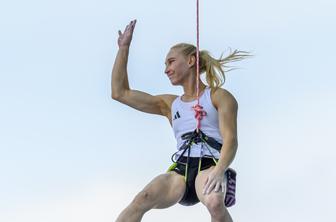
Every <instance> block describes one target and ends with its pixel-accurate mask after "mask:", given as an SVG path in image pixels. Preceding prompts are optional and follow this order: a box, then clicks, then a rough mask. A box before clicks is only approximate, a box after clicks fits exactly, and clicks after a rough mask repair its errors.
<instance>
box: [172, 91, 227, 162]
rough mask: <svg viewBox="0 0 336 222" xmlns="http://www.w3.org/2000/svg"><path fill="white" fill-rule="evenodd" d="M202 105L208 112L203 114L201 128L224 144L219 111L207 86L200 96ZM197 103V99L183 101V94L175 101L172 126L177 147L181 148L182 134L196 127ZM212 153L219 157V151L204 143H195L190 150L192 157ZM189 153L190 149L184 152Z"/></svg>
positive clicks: (179, 153)
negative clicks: (220, 129) (194, 107)
mask: <svg viewBox="0 0 336 222" xmlns="http://www.w3.org/2000/svg"><path fill="white" fill-rule="evenodd" d="M199 103H200V105H201V106H203V110H204V111H205V112H206V116H203V119H202V120H201V130H202V131H203V132H204V133H205V134H206V135H207V136H210V137H212V138H214V139H215V140H217V141H218V142H219V143H221V144H223V139H222V136H221V134H220V131H219V123H218V112H217V110H216V108H215V107H214V105H213V104H212V101H211V89H210V88H209V87H206V88H205V90H204V92H203V94H202V95H201V97H200V101H199ZM196 104H197V100H193V101H191V102H183V101H182V99H181V96H179V97H177V98H176V99H175V100H174V101H173V103H172V108H171V114H172V126H173V130H174V134H175V138H176V141H177V149H179V148H180V147H181V146H182V145H183V143H184V140H182V138H181V136H182V135H183V134H185V133H187V132H192V131H194V130H195V129H196V124H197V123H196V118H195V111H194V110H193V106H194V105H196ZM206 146H208V147H209V149H210V151H211V153H212V154H213V155H214V156H215V157H216V158H217V159H219V157H220V154H219V152H218V151H217V150H216V149H214V148H211V147H210V146H209V145H205V144H203V143H198V144H193V145H192V146H191V150H190V157H201V156H204V155H209V156H212V155H211V153H210V151H209V150H208V148H207V147H206ZM181 153H182V150H181V151H179V152H178V153H177V157H179V156H180V155H181ZM187 155H188V151H187V152H185V153H184V156H187Z"/></svg>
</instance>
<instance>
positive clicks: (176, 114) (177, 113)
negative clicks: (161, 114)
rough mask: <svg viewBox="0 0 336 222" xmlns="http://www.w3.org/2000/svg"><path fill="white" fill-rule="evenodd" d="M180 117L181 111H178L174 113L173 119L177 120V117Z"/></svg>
mask: <svg viewBox="0 0 336 222" xmlns="http://www.w3.org/2000/svg"><path fill="white" fill-rule="evenodd" d="M178 118H181V116H180V113H179V112H178V111H177V112H176V113H175V115H174V119H173V120H176V119H178Z"/></svg>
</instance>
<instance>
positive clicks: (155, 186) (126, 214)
mask: <svg viewBox="0 0 336 222" xmlns="http://www.w3.org/2000/svg"><path fill="white" fill-rule="evenodd" d="M185 189H186V185H185V181H184V177H183V176H181V175H179V174H177V173H175V172H169V173H165V174H161V175H159V176H157V177H155V178H154V179H153V180H152V181H151V182H150V183H149V184H148V185H147V186H146V187H145V188H144V189H143V190H142V191H141V192H140V193H138V194H137V195H136V197H135V198H134V199H133V201H132V202H131V203H130V204H129V205H128V206H127V207H126V208H125V209H124V210H123V211H122V212H121V214H120V215H119V217H118V218H117V220H116V222H139V221H141V219H142V217H143V215H144V214H145V213H146V212H147V211H149V210H150V209H153V208H156V209H162V208H167V207H170V206H172V205H174V204H176V203H177V202H178V201H180V200H181V199H182V197H183V195H184V192H185Z"/></svg>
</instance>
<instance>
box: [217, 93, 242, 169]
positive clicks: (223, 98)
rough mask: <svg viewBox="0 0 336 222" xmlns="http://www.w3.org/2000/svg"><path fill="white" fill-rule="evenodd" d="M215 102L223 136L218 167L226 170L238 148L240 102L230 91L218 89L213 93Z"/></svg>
mask: <svg viewBox="0 0 336 222" xmlns="http://www.w3.org/2000/svg"><path fill="white" fill-rule="evenodd" d="M213 102H214V105H215V106H216V107H217V111H218V116H219V118H218V119H219V128H220V132H221V135H222V137H223V145H222V149H221V156H220V159H219V161H218V164H217V166H218V168H219V169H221V170H223V171H224V170H226V169H227V168H228V166H229V165H230V164H231V162H232V161H233V159H234V157H235V154H236V151H237V148H238V139H237V110H238V103H237V101H236V100H235V98H234V97H233V95H232V94H230V93H229V92H228V91H226V90H224V89H218V90H216V91H215V92H214V94H213Z"/></svg>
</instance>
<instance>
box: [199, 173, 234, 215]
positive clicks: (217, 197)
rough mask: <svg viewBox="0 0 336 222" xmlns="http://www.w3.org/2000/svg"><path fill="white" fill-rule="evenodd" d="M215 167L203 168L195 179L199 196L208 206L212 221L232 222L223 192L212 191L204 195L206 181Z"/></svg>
mask: <svg viewBox="0 0 336 222" xmlns="http://www.w3.org/2000/svg"><path fill="white" fill-rule="evenodd" d="M213 168H214V167H211V168H209V169H206V170H203V171H201V172H199V174H198V175H197V177H196V181H195V186H196V193H197V196H198V198H199V200H200V201H201V203H202V204H204V205H205V206H206V207H207V209H208V211H209V213H210V215H211V221H212V222H232V221H233V220H232V218H231V216H230V214H229V211H228V210H227V209H226V207H225V204H224V193H223V192H214V191H212V192H211V193H210V194H207V195H203V192H202V191H203V187H204V185H205V181H206V179H207V176H208V175H209V173H210V172H211V170H212V169H213Z"/></svg>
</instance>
